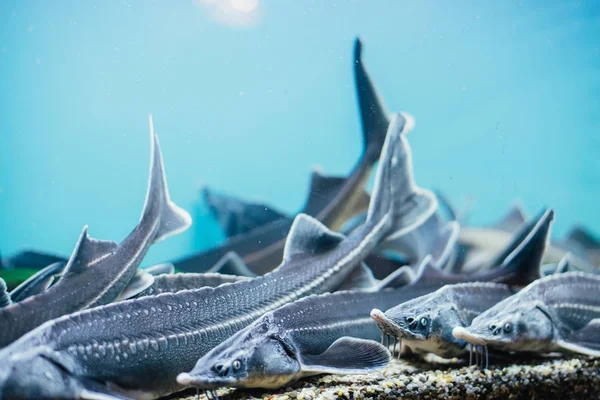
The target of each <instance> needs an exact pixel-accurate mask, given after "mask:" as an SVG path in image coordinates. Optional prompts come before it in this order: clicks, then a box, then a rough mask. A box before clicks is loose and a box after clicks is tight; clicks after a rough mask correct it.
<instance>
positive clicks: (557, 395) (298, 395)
mask: <svg viewBox="0 0 600 400" xmlns="http://www.w3.org/2000/svg"><path fill="white" fill-rule="evenodd" d="M432 368H433V369H432ZM218 395H219V399H220V400H224V399H262V400H265V399H267V400H275V399H279V400H289V399H297V400H302V399H304V400H307V399H397V398H407V399H596V398H600V360H593V359H586V358H572V359H542V360H536V361H529V362H526V363H521V364H504V365H498V366H490V368H489V369H483V370H482V369H479V368H477V367H475V366H472V367H466V366H460V365H457V364H448V365H444V366H443V367H442V366H441V365H439V364H427V363H423V362H420V363H414V362H411V363H409V362H406V361H394V362H393V363H392V364H391V365H390V366H389V367H388V368H387V370H386V371H385V373H373V374H368V375H344V376H332V375H324V376H319V377H313V378H310V379H307V380H304V381H300V382H297V383H296V384H294V385H291V386H289V387H286V388H283V389H280V390H235V389H222V390H221V389H220V390H219V391H218ZM174 398H178V399H189V400H192V399H196V398H197V396H196V395H195V394H193V393H192V392H189V391H188V392H187V394H186V395H184V396H183V397H182V396H181V395H180V396H178V397H177V396H176V397H174ZM199 398H200V399H201V400H204V399H206V398H207V397H206V396H205V395H204V394H200V396H199Z"/></svg>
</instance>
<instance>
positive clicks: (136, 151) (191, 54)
mask: <svg viewBox="0 0 600 400" xmlns="http://www.w3.org/2000/svg"><path fill="white" fill-rule="evenodd" d="M204 1H207V0H204ZM213 1H214V0H213ZM215 7H216V6H214V5H212V6H211V5H207V4H206V3H204V2H202V1H200V0H196V1H195V2H194V1H166V0H164V1H153V2H150V1H141V0H133V1H127V2H126V1H79V0H71V1H66V0H61V1H52V2H51V1H41V0H39V1H31V0H29V1H25V0H21V1H16V0H3V1H1V2H0V150H1V155H0V222H1V224H0V251H1V252H2V253H3V254H5V255H6V254H9V253H12V252H14V251H17V250H18V249H21V248H23V247H26V246H31V247H36V248H39V249H43V250H48V251H58V252H62V253H70V251H71V250H72V247H73V246H74V244H75V241H76V239H77V237H78V235H79V233H80V231H81V228H82V227H83V225H84V224H89V232H90V234H91V235H92V236H94V237H97V238H102V239H112V240H117V241H120V240H122V239H123V238H124V237H125V236H126V235H127V234H128V233H129V232H130V231H131V229H133V227H134V225H135V224H136V223H137V221H138V218H139V215H140V213H141V208H142V205H143V202H144V195H145V190H146V181H147V173H148V160H149V137H148V124H147V117H148V114H149V113H152V114H153V116H154V121H155V126H156V129H157V132H158V134H159V136H160V139H161V145H162V149H163V154H164V160H165V165H166V169H167V178H168V181H169V186H170V193H171V196H172V198H173V200H174V201H175V202H177V203H178V204H179V205H181V206H183V207H184V208H186V209H188V210H189V211H190V212H192V214H193V215H194V217H195V221H194V226H193V228H192V229H190V230H189V231H188V232H186V233H185V234H182V235H179V236H177V237H173V238H170V239H168V240H167V241H165V242H163V243H160V244H158V245H156V246H154V247H153V248H152V249H151V251H150V253H149V256H148V258H147V260H146V261H145V264H148V263H150V262H155V261H162V260H165V259H168V258H171V257H175V256H180V255H183V254H185V253H187V252H189V251H191V250H192V249H193V248H201V247H206V246H209V245H211V244H214V243H216V242H217V241H218V240H220V239H221V237H220V236H219V232H218V229H217V227H216V224H215V223H214V221H211V220H210V219H209V218H208V216H207V215H206V210H205V209H204V208H203V207H200V206H197V205H196V204H197V199H198V197H199V194H198V189H199V187H200V185H201V184H207V185H210V186H212V187H214V188H216V189H219V190H221V191H223V192H227V193H230V194H234V195H238V196H242V197H245V198H251V199H254V200H264V201H267V202H269V203H270V204H272V205H273V206H276V207H277V208H279V209H281V210H285V211H289V212H293V211H296V210H298V209H299V208H300V207H301V205H302V203H303V201H304V197H305V194H306V190H307V184H308V177H309V173H310V170H311V167H312V166H313V165H314V164H319V165H321V166H322V168H323V170H324V171H325V172H326V173H329V174H345V173H347V172H348V171H349V170H350V168H351V167H352V165H353V164H354V162H355V161H356V160H357V158H358V156H359V154H360V148H361V139H360V130H359V117H358V113H357V106H356V101H355V97H354V96H355V95H354V86H353V79H352V65H351V55H352V42H353V39H354V37H355V36H356V35H360V36H361V37H362V38H363V40H364V43H365V52H364V59H365V63H366V65H367V67H368V68H369V70H370V72H371V74H372V77H373V79H374V80H375V82H376V83H377V85H378V87H379V89H380V91H381V93H382V94H383V96H384V98H385V100H386V103H387V105H388V107H389V109H390V110H392V111H400V110H405V111H408V112H410V113H412V114H413V115H414V116H415V118H416V121H417V125H416V129H415V130H414V131H413V132H411V133H410V136H409V140H410V143H411V145H412V147H413V151H414V161H415V171H416V176H417V180H418V182H419V183H420V184H421V185H422V186H424V187H429V188H439V189H442V190H443V191H445V192H446V193H447V194H448V195H449V197H450V198H451V199H453V201H454V202H455V203H456V204H457V205H461V204H462V203H463V200H464V198H465V196H468V197H470V198H472V199H473V202H474V203H473V204H474V208H473V213H472V218H471V221H472V222H474V223H486V222H491V221H494V220H495V219H497V218H498V217H499V216H500V215H501V214H502V213H503V212H504V211H505V210H506V209H507V208H508V207H509V205H510V204H511V203H512V202H513V200H514V199H515V198H519V199H521V201H522V203H523V204H524V206H525V209H526V210H527V211H528V212H529V213H534V212H537V210H538V209H540V208H541V207H543V206H546V205H548V206H552V207H554V208H555V210H556V221H555V224H554V234H555V236H556V235H562V234H564V233H565V232H566V231H567V230H568V229H569V227H570V226H572V224H574V223H576V222H581V223H584V224H585V225H587V226H589V227H590V228H592V230H594V231H595V232H599V231H600V214H599V213H598V204H599V199H600V186H599V185H598V183H599V182H600V168H599V167H600V165H599V163H598V154H599V151H600V138H599V134H600V129H599V128H600V112H599V111H600V73H599V72H600V71H599V70H600V41H599V38H600V2H597V1H593V0H590V1H549V0H543V1H542V0H540V1H512V0H506V1H500V0H499V1H475V0H474V1H456V0H454V1H422V2H415V1H391V0H390V1H373V0H362V1H300V0H287V1H283V0H278V1H275V0H270V1H268V0H259V2H258V8H257V9H256V10H255V11H253V12H251V13H250V14H243V13H241V14H240V15H242V17H244V16H245V17H248V18H250V19H251V21H250V22H249V23H245V24H243V25H241V26H240V25H236V24H235V23H233V22H229V23H224V21H223V19H224V18H223V16H222V15H220V14H218V13H215V10H216V8H215ZM233 16H234V17H236V18H237V16H238V15H237V14H233Z"/></svg>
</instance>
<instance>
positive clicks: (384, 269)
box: [209, 171, 406, 279]
mask: <svg viewBox="0 0 600 400" xmlns="http://www.w3.org/2000/svg"><path fill="white" fill-rule="evenodd" d="M315 176H320V174H319V173H318V172H317V171H315V172H314V173H313V181H317V183H315V182H313V184H312V185H311V187H312V188H319V190H316V189H315V190H311V199H309V200H308V201H307V206H306V207H305V208H304V210H305V211H303V212H304V213H305V214H308V215H311V212H306V211H309V210H310V209H311V208H313V207H314V208H315V209H317V208H318V206H316V205H313V206H311V205H310V204H311V203H313V204H314V202H316V200H315V201H313V200H312V198H318V199H320V200H321V201H324V200H327V198H328V196H323V195H322V193H323V190H325V191H327V193H330V192H332V191H334V190H331V189H327V188H325V189H320V188H321V187H322V186H324V185H328V183H326V182H327V181H330V180H333V179H334V178H331V177H326V178H325V179H322V178H318V179H316V178H315ZM335 179H339V180H340V182H341V181H343V180H344V178H335ZM320 182H322V183H320ZM334 192H335V191H334ZM313 195H314V196H313ZM219 197H220V198H222V201H220V202H219V201H216V200H215V199H213V200H212V203H213V213H214V215H215V217H216V218H217V219H218V220H219V221H236V220H238V219H239V220H243V221H244V223H245V224H246V226H247V225H248V224H247V223H248V221H250V220H252V221H255V222H256V226H255V228H256V227H259V226H262V225H264V224H263V223H261V222H263V221H261V220H259V219H258V218H256V217H255V215H256V214H253V215H254V217H253V216H245V214H246V212H248V213H252V211H250V210H251V209H252V208H253V207H254V206H256V207H264V208H268V207H269V206H268V205H265V204H257V203H248V202H246V201H244V200H241V199H237V198H235V199H234V198H230V197H228V196H227V195H219ZM363 198H364V203H366V204H367V205H368V203H369V201H370V196H369V195H368V194H367V193H366V192H365V193H364V196H363ZM229 202H235V203H236V204H237V205H236V209H235V210H232V207H228V206H227V204H228V203H229ZM221 203H222V204H223V206H222V207H220V206H219V204H221ZM362 204H363V203H362V202H361V203H360V207H359V208H358V209H357V210H356V212H359V211H360V210H362ZM246 205H247V206H248V210H249V211H246ZM351 213H355V212H354V211H352V212H351ZM358 215H360V217H359V218H353V219H351V220H350V221H349V222H348V223H346V224H344V225H343V226H342V228H341V229H340V232H341V233H343V234H345V235H347V234H349V233H350V232H351V231H352V230H354V229H355V228H357V227H359V226H360V225H361V224H362V223H363V222H364V220H365V218H366V214H362V213H361V214H358ZM289 218H290V220H291V217H289ZM242 223H243V222H226V223H221V228H222V229H224V230H225V233H230V234H231V232H232V230H231V229H229V228H230V227H232V226H240V225H241V224H242ZM264 223H265V224H266V223H268V221H264ZM232 236H235V234H232ZM365 263H366V264H367V265H368V268H369V269H370V270H371V272H372V273H373V275H374V277H375V278H377V279H383V278H385V277H386V276H388V275H389V274H390V273H392V272H393V271H395V270H397V269H398V268H400V267H402V266H404V265H406V263H405V262H400V261H399V260H398V258H397V257H393V256H392V257H390V256H389V255H386V254H380V253H378V252H373V253H371V254H369V255H368V256H367V258H366V259H365ZM239 265H245V264H244V263H243V260H241V259H240V263H239ZM211 270H214V268H213V269H211ZM211 270H209V271H211ZM214 272H219V271H214ZM225 273H227V272H225ZM233 273H234V274H235V275H247V276H251V275H255V274H253V273H252V271H251V270H250V269H249V268H247V267H246V269H245V272H244V273H242V271H239V270H238V271H235V272H233Z"/></svg>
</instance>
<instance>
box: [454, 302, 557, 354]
mask: <svg viewBox="0 0 600 400" xmlns="http://www.w3.org/2000/svg"><path fill="white" fill-rule="evenodd" d="M507 300H511V299H510V298H509V299H507ZM549 315H550V314H549V313H548V312H547V310H545V307H544V305H543V304H542V303H539V302H536V301H532V302H527V301H521V302H517V301H508V302H507V301H502V302H500V303H498V304H496V305H495V306H494V307H492V308H490V309H489V310H487V311H485V312H483V313H482V314H480V315H479V316H477V317H475V319H473V321H472V322H471V325H470V326H468V327H466V328H462V327H457V328H455V329H454V330H453V332H452V333H453V335H454V337H456V338H458V339H463V340H465V341H467V342H469V343H471V344H473V345H484V346H491V347H494V348H496V349H499V350H508V351H536V350H539V349H544V348H546V347H547V345H548V343H550V342H551V341H552V339H553V337H554V328H553V324H552V320H551V319H550V316H549Z"/></svg>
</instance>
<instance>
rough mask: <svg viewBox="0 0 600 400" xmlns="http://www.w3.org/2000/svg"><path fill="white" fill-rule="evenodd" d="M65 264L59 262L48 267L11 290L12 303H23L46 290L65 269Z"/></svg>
mask: <svg viewBox="0 0 600 400" xmlns="http://www.w3.org/2000/svg"><path fill="white" fill-rule="evenodd" d="M65 265H66V263H64V262H62V261H59V262H55V263H54V264H50V265H48V266H47V267H46V268H43V269H41V270H39V271H38V272H36V273H35V274H33V275H32V276H31V277H29V279H27V280H26V281H25V282H23V283H21V284H20V285H19V286H17V287H16V288H14V289H13V290H11V292H10V298H11V299H12V301H13V302H14V303H17V302H19V301H23V300H25V299H26V298H28V297H31V296H35V295H36V294H40V293H42V292H43V291H44V290H46V289H48V287H50V285H51V284H52V283H53V282H54V279H55V278H56V276H57V275H60V274H61V273H62V271H63V270H64V269H65Z"/></svg>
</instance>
